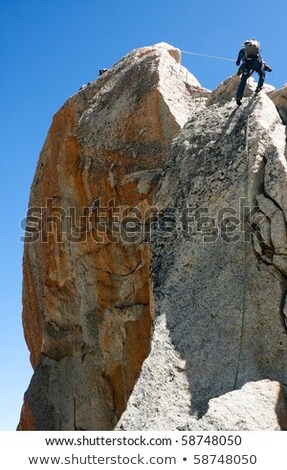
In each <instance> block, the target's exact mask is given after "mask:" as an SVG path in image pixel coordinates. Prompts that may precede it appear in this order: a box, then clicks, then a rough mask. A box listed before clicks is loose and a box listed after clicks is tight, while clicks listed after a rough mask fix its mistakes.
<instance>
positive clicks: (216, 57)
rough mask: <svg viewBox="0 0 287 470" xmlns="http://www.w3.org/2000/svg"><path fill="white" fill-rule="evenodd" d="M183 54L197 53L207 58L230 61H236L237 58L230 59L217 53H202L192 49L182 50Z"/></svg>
mask: <svg viewBox="0 0 287 470" xmlns="http://www.w3.org/2000/svg"><path fill="white" fill-rule="evenodd" d="M180 52H181V53H182V54H189V55H195V56H198V57H206V58H207V59H217V60H226V61H228V62H236V60H235V59H229V58H228V57H220V56H217V55H210V54H201V53H199V52H191V51H182V50H181V51H180Z"/></svg>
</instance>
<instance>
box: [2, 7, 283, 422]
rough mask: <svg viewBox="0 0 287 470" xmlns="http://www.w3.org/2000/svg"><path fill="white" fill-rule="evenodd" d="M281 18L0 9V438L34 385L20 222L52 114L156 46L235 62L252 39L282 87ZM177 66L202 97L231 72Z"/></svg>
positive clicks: (271, 10) (248, 12)
mask: <svg viewBox="0 0 287 470" xmlns="http://www.w3.org/2000/svg"><path fill="white" fill-rule="evenodd" d="M286 18H287V2H286V0H273V1H272V2H267V1H266V0H263V1H260V2H258V1H256V0H253V1H250V0H248V1H247V0H241V1H239V2H232V1H231V0H226V1H225V0H216V1H214V0H201V1H192V0H144V1H135V0H113V1H112V0H101V1H99V0H0V60H1V62H2V64H1V73H0V94H1V96H0V99H1V113H0V129H1V131H0V139H1V142H0V145H1V147H0V148H1V163H0V164H1V185H0V191H1V198H0V201H1V213H2V219H1V234H0V235H1V245H0V246H1V279H0V286H1V295H0V302H1V304H0V306H1V333H0V334H1V339H0V347H1V351H0V353H1V358H2V359H1V362H0V363H1V369H0V377H1V384H2V385H1V388H0V429H2V430H10V429H11V430H12V429H15V426H16V425H17V421H18V417H19V413H20V407H21V404H22V396H23V393H24V391H25V389H26V388H27V386H28V382H29V379H30V377H31V368H30V367H29V356H28V352H27V348H26V345H25V342H24V339H23V333H22V324H21V283H22V271H21V270H22V268H21V263H22V251H23V246H22V244H21V243H20V242H19V237H20V236H21V229H20V220H21V218H22V217H24V216H25V212H26V209H27V203H28V196H29V190H30V185H31V182H32V178H33V175H34V171H35V167H36V162H37V159H38V155H39V152H40V149H41V147H42V145H43V142H44V139H45V136H46V134H47V131H48V128H49V126H50V123H51V120H52V116H53V114H54V113H55V112H56V111H57V109H58V108H59V107H60V106H61V105H62V104H63V103H64V101H65V100H66V99H67V98H68V97H69V96H70V95H71V94H73V93H75V92H76V91H77V90H78V89H79V87H80V86H81V85H82V84H84V83H87V82H88V81H92V80H94V79H95V78H96V77H97V75H98V69H99V68H104V67H107V68H108V67H110V66H111V65H112V64H113V63H114V62H116V61H117V60H118V59H120V58H121V57H122V56H123V55H125V54H126V53H127V52H129V51H130V50H131V49H134V48H136V47H141V46H146V45H151V44H154V43H157V42H161V41H165V42H169V43H171V44H173V45H174V46H177V47H179V48H181V49H183V50H188V51H194V52H202V53H207V54H214V55H220V56H225V57H230V58H233V57H235V56H236V54H237V52H238V49H239V47H240V46H241V43H242V42H243V41H244V40H245V39H247V38H248V37H257V38H258V39H259V40H260V41H261V43H262V46H263V56H264V58H265V59H266V61H267V62H268V63H270V65H271V66H273V70H274V71H273V73H272V74H270V75H269V77H268V81H269V83H272V84H273V85H275V86H276V87H280V86H282V85H283V84H284V83H286V82H287V65H286V64H287V61H286V45H287V40H286V39H287V28H286ZM182 63H183V65H185V66H186V67H187V68H188V69H189V70H190V71H191V72H192V73H193V74H194V75H196V77H197V78H198V79H199V80H200V82H201V83H202V84H203V85H204V86H206V87H208V88H214V87H215V86H216V85H217V84H218V83H219V82H221V81H222V80H224V79H225V78H226V77H227V76H229V75H231V74H232V73H233V72H234V64H232V63H231V62H230V63H229V62H221V61H216V60H208V59H203V58H196V57H192V56H183V60H182Z"/></svg>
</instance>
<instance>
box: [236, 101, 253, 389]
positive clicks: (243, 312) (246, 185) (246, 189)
mask: <svg viewBox="0 0 287 470" xmlns="http://www.w3.org/2000/svg"><path fill="white" fill-rule="evenodd" d="M250 101H251V97H250V100H249V103H250ZM248 139H249V115H247V120H246V128H245V152H244V153H245V158H246V162H245V174H246V177H245V183H244V199H245V204H246V201H247V200H248V193H249V147H248ZM243 249H244V264H243V292H242V309H241V326H240V338H239V352H238V359H237V365H236V371H235V379H234V385H233V390H235V389H236V387H237V381H238V373H239V367H240V359H241V355H242V349H243V338H244V325H245V316H246V297H247V280H248V273H247V259H248V240H247V241H246V240H245V239H244V235H243Z"/></svg>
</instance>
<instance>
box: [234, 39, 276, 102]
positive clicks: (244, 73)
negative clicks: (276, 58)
mask: <svg viewBox="0 0 287 470" xmlns="http://www.w3.org/2000/svg"><path fill="white" fill-rule="evenodd" d="M241 62H242V64H241V65H240V63H241ZM236 65H237V66H239V65H240V67H239V69H238V72H237V75H238V76H240V75H241V81H240V84H239V87H238V90H237V93H236V103H237V105H238V106H240V105H241V104H242V101H241V100H242V97H243V93H244V89H245V85H246V82H247V79H248V78H249V77H251V75H252V74H253V72H257V73H258V75H259V79H258V84H257V88H256V90H255V93H259V92H260V90H262V87H263V84H264V80H265V76H266V71H267V72H271V71H272V69H271V67H269V65H267V64H266V63H265V62H264V60H263V59H262V57H261V55H260V43H259V42H258V41H257V40H256V39H248V40H247V41H245V42H244V43H243V47H242V49H240V51H239V53H238V57H237V61H236Z"/></svg>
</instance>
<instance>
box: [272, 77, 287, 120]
mask: <svg viewBox="0 0 287 470" xmlns="http://www.w3.org/2000/svg"><path fill="white" fill-rule="evenodd" d="M269 97H270V98H271V100H272V101H273V102H274V103H275V105H276V108H277V109H278V112H279V114H280V116H281V119H282V121H283V123H284V124H285V125H286V124H287V84H285V85H284V86H283V87H282V88H280V89H279V90H274V91H271V92H270V93H269Z"/></svg>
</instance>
